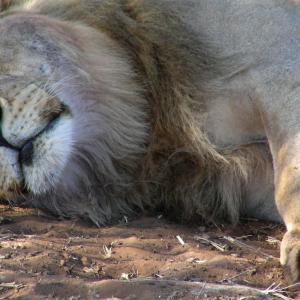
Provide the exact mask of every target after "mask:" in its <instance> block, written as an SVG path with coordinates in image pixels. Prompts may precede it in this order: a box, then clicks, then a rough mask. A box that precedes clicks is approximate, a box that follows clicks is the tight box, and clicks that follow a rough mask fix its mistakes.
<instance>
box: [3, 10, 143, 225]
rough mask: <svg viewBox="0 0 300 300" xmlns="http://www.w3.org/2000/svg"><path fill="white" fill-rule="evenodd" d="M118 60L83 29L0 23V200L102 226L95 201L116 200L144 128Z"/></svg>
mask: <svg viewBox="0 0 300 300" xmlns="http://www.w3.org/2000/svg"><path fill="white" fill-rule="evenodd" d="M124 57H125V54H124V53H122V52H121V50H120V49H119V47H118V46H117V45H116V44H115V43H114V42H112V41H111V40H110V39H109V38H108V37H107V36H105V35H104V34H103V33H100V32H98V31H96V30H94V29H92V28H90V27H87V26H85V25H81V24H75V23H72V24H71V23H68V22H61V21H58V20H55V19H50V18H48V17H46V16H41V15H34V14H30V13H26V12H25V13H14V14H11V15H6V16H5V15H4V16H2V17H1V18H0V103H1V111H2V117H1V144H0V194H1V197H2V198H5V199H9V200H16V199H25V200H26V201H27V202H28V201H29V202H32V203H38V206H40V207H45V208H51V210H53V209H54V210H57V212H58V213H61V214H64V215H69V216H70V215H72V214H73V215H85V214H86V215H88V217H89V218H91V219H93V220H94V221H95V222H96V223H102V222H105V221H106V220H105V219H106V218H107V219H110V218H111V214H113V213H111V211H110V208H111V204H108V203H107V200H105V199H106V197H105V194H106V193H110V194H114V193H116V189H118V188H117V187H118V186H119V185H120V186H121V185H122V191H123V192H124V183H125V182H130V181H131V175H132V174H133V173H135V172H136V169H137V163H136V162H137V160H138V157H139V156H140V155H141V153H142V152H143V148H144V144H145V139H146V136H147V130H148V129H147V122H146V120H145V114H144V113H143V111H144V110H145V102H144V100H142V98H141V96H140V95H139V91H140V89H139V88H138V86H137V84H136V83H135V79H134V72H133V71H132V70H131V68H130V67H129V64H128V63H127V62H126V60H124ZM99 198H100V199H103V200H100V201H98V199H99ZM96 199H97V200H96ZM119 200H120V201H118V199H115V205H117V206H119V208H122V205H124V206H126V203H125V202H126V201H123V202H122V201H121V199H119ZM122 200H123V199H122ZM89 202H91V204H92V205H90V206H89V205H88V203H89ZM122 203H123V204H122ZM121 210H122V209H121ZM121 210H120V209H119V210H116V212H118V213H120V211H121ZM95 216H97V217H95Z"/></svg>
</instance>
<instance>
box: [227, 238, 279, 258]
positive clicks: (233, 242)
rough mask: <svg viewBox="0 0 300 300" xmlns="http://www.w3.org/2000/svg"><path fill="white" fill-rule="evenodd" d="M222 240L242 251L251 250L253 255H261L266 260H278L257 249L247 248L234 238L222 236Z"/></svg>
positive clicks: (247, 246)
mask: <svg viewBox="0 0 300 300" xmlns="http://www.w3.org/2000/svg"><path fill="white" fill-rule="evenodd" d="M223 239H224V240H226V241H228V242H230V243H231V244H233V245H235V246H237V247H239V248H242V249H248V250H251V251H253V252H255V253H259V254H261V255H263V256H265V257H267V258H271V259H275V260H279V258H277V257H275V256H272V255H269V254H267V253H264V252H262V251H261V250H260V249H259V248H255V247H252V246H249V245H247V244H246V243H244V242H241V241H240V240H238V239H235V238H233V237H231V236H224V237H223Z"/></svg>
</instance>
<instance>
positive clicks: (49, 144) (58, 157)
mask: <svg viewBox="0 0 300 300" xmlns="http://www.w3.org/2000/svg"><path fill="white" fill-rule="evenodd" d="M72 148H73V138H72V118H71V117H70V116H62V117H60V118H59V119H57V120H56V121H55V123H53V124H52V126H51V127H50V128H49V129H48V130H47V131H45V132H43V134H41V135H39V136H38V137H37V138H36V139H35V140H34V141H33V157H32V161H31V163H30V164H24V165H23V166H22V171H23V177H24V186H25V188H26V189H27V190H28V191H30V192H31V193H33V194H36V195H37V194H43V193H46V192H48V191H49V190H52V189H53V188H54V187H55V186H56V184H57V183H58V182H59V181H60V179H61V173H62V171H63V170H64V168H65V166H66V165H67V162H68V160H69V158H70V155H71V153H72Z"/></svg>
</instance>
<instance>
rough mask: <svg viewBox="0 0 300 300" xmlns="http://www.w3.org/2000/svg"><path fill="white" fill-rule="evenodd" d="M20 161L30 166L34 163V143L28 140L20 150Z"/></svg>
mask: <svg viewBox="0 0 300 300" xmlns="http://www.w3.org/2000/svg"><path fill="white" fill-rule="evenodd" d="M19 158H20V162H21V164H22V165H25V166H29V165H31V164H32V159H33V143H32V141H29V142H27V143H26V144H25V145H24V146H23V147H22V148H21V150H20V154H19Z"/></svg>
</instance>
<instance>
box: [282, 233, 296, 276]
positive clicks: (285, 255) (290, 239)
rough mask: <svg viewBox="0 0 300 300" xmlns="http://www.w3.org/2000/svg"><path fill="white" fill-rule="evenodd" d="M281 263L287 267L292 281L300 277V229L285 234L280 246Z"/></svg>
mask: <svg viewBox="0 0 300 300" xmlns="http://www.w3.org/2000/svg"><path fill="white" fill-rule="evenodd" d="M280 263H281V264H282V265H283V266H284V267H286V269H287V271H288V272H289V274H290V276H291V280H292V281H294V282H295V281H297V280H299V279H300V231H293V232H287V233H286V234H285V235H284V237H283V240H282V242H281V247H280Z"/></svg>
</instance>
